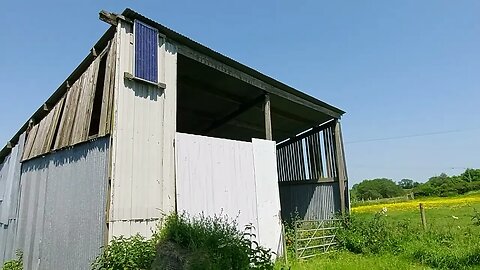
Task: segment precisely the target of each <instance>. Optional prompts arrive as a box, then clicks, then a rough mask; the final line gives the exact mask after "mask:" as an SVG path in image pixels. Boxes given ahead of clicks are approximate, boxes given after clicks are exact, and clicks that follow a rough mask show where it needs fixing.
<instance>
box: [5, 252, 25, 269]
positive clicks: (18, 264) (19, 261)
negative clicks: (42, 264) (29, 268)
mask: <svg viewBox="0 0 480 270" xmlns="http://www.w3.org/2000/svg"><path fill="white" fill-rule="evenodd" d="M16 255H17V258H16V259H13V260H10V261H6V262H5V263H4V264H3V267H2V270H23V253H22V252H21V251H17V252H16Z"/></svg>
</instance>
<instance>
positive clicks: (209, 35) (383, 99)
mask: <svg viewBox="0 0 480 270" xmlns="http://www.w3.org/2000/svg"><path fill="white" fill-rule="evenodd" d="M125 7H130V8H132V9H134V10H136V11H138V12H140V13H142V14H144V15H145V16H147V17H150V18H152V19H154V20H156V21H158V22H160V23H162V24H165V25H167V26H169V27H170V28H173V29H175V30H176V31H178V32H180V33H183V34H185V35H187V36H189V37H191V38H192V39H194V40H196V41H198V42H200V43H203V44H204V45H206V46H208V47H210V48H212V49H215V50H217V51H219V52H221V53H223V54H226V55H228V56H230V57H232V58H234V59H236V60H238V61H240V62H242V63H244V64H246V65H248V66H251V67H253V68H255V69H257V70H259V71H261V72H263V73H265V74H267V75H270V76H272V77H274V78H276V79H278V80H280V81H282V82H285V83H287V84H289V85H291V86H293V87H295V88H297V89H300V90H302V91H305V92H307V93H309V94H311V95H313V96H315V97H317V98H319V99H321V100H323V101H326V102H328V103H330V104H332V105H335V106H337V107H340V108H342V109H343V110H345V111H346V112H347V113H346V115H345V116H344V118H343V119H342V125H343V132H344V140H345V142H346V145H345V148H346V155H347V165H348V170H349V176H350V181H351V183H356V182H359V181H361V180H362V179H366V178H375V177H388V178H392V179H394V180H396V181H398V180H400V179H402V178H412V179H414V180H416V181H425V180H427V179H428V177H430V176H432V175H436V174H440V173H441V172H446V173H447V174H457V173H459V172H461V171H462V170H464V169H463V168H465V167H477V168H478V167H480V164H479V162H480V156H479V153H480V139H479V138H480V106H479V104H480V1H476V0H472V1H441V0H423V1H381V0H377V1H356V0H352V1H328V2H327V1H236V2H229V1H190V2H189V1H121V0H116V1H71V2H70V3H67V1H58V2H57V1H30V2H26V1H6V2H4V3H2V10H3V12H2V18H3V20H2V22H3V30H2V37H1V41H2V42H0V53H1V61H0V81H1V82H2V84H1V86H0V91H1V98H0V123H2V124H1V127H2V128H1V129H0V142H1V144H2V145H4V143H5V142H6V141H7V140H8V139H10V138H11V137H12V136H13V135H14V134H15V132H16V131H17V130H18V128H19V127H20V126H21V125H22V124H23V123H24V122H25V121H26V120H27V119H28V117H29V116H30V115H31V114H32V113H33V112H34V111H35V110H36V109H37V108H38V107H39V106H40V105H41V104H42V102H43V101H45V100H46V99H47V98H48V97H49V96H50V95H51V94H52V93H53V91H54V90H56V89H57V87H58V86H59V85H60V84H61V83H62V82H63V80H64V79H65V78H66V77H67V76H68V75H69V74H70V73H71V71H72V70H73V69H74V68H75V67H76V66H77V65H78V64H79V63H80V62H81V60H83V58H84V57H85V56H86V54H87V53H88V51H89V49H90V48H91V46H92V45H93V44H94V43H95V42H96V41H97V40H98V38H99V37H100V36H101V35H102V33H103V32H104V31H105V30H106V29H107V27H108V26H107V25H106V24H105V23H103V22H101V21H100V20H98V12H99V11H100V10H101V9H105V10H108V11H114V12H121V11H122V10H123V9H124V8H125ZM447 131H457V132H447ZM436 132H440V133H442V132H447V133H444V134H436V135H429V136H416V137H409V138H403V139H395V140H378V141H365V140H371V139H382V138H390V137H399V136H400V137H401V136H407V137H408V136H409V135H418V134H426V133H436Z"/></svg>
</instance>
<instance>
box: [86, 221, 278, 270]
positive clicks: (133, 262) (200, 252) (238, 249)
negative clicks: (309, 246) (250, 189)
mask: <svg viewBox="0 0 480 270" xmlns="http://www.w3.org/2000/svg"><path fill="white" fill-rule="evenodd" d="M254 229H255V228H253V226H247V227H246V228H245V231H243V232H241V231H239V230H238V229H237V224H236V223H235V221H229V220H228V218H227V217H222V216H215V217H205V216H203V215H202V216H200V217H197V218H189V217H188V216H186V215H177V214H172V215H170V216H168V217H167V218H166V220H165V223H164V226H163V228H162V229H161V230H159V231H157V232H156V233H154V234H153V236H152V238H150V239H146V238H144V237H142V236H139V235H135V236H133V237H129V238H125V237H117V238H114V239H113V240H112V241H110V243H109V245H108V246H107V247H105V248H104V249H103V252H102V254H101V255H100V256H98V257H97V259H96V260H95V262H94V263H93V265H92V266H93V269H95V270H100V269H102V270H103V269H109V270H110V269H273V263H272V261H271V255H272V252H271V251H270V250H266V249H265V248H262V247H261V246H259V245H258V243H257V242H256V241H255V240H254V239H255V238H256V235H255V234H254Z"/></svg>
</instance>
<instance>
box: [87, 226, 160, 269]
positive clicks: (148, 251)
mask: <svg viewBox="0 0 480 270" xmlns="http://www.w3.org/2000/svg"><path fill="white" fill-rule="evenodd" d="M155 246H156V240H155V238H151V239H146V238H145V237H143V236H140V235H138V234H137V235H134V236H132V237H128V238H125V237H123V236H120V237H114V238H113V239H112V240H111V241H110V243H109V245H108V246H106V247H105V248H104V249H103V252H102V254H101V255H100V256H98V257H97V258H96V260H95V262H94V263H93V265H92V269H94V270H103V269H150V267H151V265H152V262H153V260H154V259H155Z"/></svg>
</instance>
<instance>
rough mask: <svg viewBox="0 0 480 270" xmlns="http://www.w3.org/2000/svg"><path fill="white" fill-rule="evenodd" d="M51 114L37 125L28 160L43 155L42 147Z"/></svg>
mask: <svg viewBox="0 0 480 270" xmlns="http://www.w3.org/2000/svg"><path fill="white" fill-rule="evenodd" d="M51 115H52V112H50V113H49V114H47V116H46V117H45V118H43V119H42V120H41V121H40V123H39V124H38V131H37V135H36V136H35V141H34V142H33V147H32V151H31V152H30V154H29V156H28V158H29V159H30V158H33V157H36V156H39V155H41V154H43V147H44V145H45V137H46V135H47V131H48V128H49V125H50V121H51V118H52V117H51Z"/></svg>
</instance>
